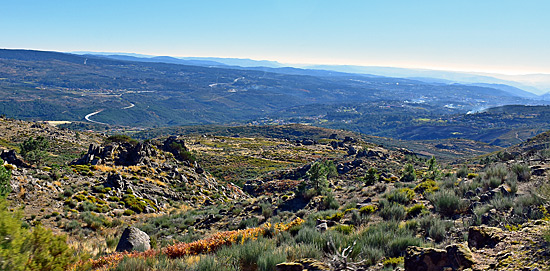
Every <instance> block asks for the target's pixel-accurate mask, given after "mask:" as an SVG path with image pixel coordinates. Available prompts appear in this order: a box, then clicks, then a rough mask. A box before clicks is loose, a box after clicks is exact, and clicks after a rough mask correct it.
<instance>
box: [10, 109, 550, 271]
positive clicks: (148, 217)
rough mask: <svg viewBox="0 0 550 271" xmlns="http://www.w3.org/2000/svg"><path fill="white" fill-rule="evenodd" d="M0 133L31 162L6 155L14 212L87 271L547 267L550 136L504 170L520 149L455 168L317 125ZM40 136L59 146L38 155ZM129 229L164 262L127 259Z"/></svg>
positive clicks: (532, 143)
mask: <svg viewBox="0 0 550 271" xmlns="http://www.w3.org/2000/svg"><path fill="white" fill-rule="evenodd" d="M0 120H1V122H0V125H2V126H1V130H3V131H8V133H5V134H3V135H2V138H1V139H2V141H1V142H2V144H1V145H2V147H3V148H5V149H15V150H16V151H17V152H19V153H26V154H24V155H23V156H20V155H19V154H15V156H14V154H13V153H12V152H4V154H3V155H2V157H3V158H4V159H5V160H6V161H8V164H7V165H6V166H5V168H6V169H8V170H9V171H10V172H11V176H12V177H11V178H10V186H11V188H12V189H11V190H12V191H11V192H10V193H9V194H8V197H7V198H8V199H9V200H10V205H11V206H12V208H15V207H17V209H20V210H21V212H22V219H23V221H24V223H25V224H26V225H29V226H27V227H31V228H34V227H38V225H43V226H44V227H46V228H49V229H52V230H53V231H54V232H56V233H62V234H65V235H67V236H68V243H69V247H70V248H71V249H73V250H74V251H76V252H77V255H80V256H78V257H84V255H85V254H87V255H90V256H92V259H91V260H84V261H81V262H80V263H76V265H75V266H73V267H74V268H76V269H82V270H90V269H97V268H103V269H106V268H113V269H114V268H118V269H126V270H135V269H151V270H161V269H180V270H204V269H205V268H206V266H210V267H209V268H211V269H214V270H273V269H274V268H275V265H276V264H279V263H282V262H287V263H286V264H284V265H285V266H291V265H294V266H302V268H306V267H307V266H317V267H316V268H318V269H319V270H325V269H326V270H328V269H332V270H334V269H339V268H342V266H343V265H344V264H346V265H348V266H351V267H354V266H355V267H357V268H364V269H367V270H381V269H384V268H385V269H389V268H394V267H395V266H401V267H405V270H418V269H412V268H413V267H414V266H422V265H425V264H427V266H432V267H433V268H436V269H437V268H439V267H437V266H440V267H441V266H445V265H447V266H451V268H453V270H461V269H464V268H467V267H471V268H472V270H488V269H491V270H523V268H525V267H528V266H529V267H530V268H535V267H537V268H539V269H540V268H543V267H544V266H546V264H547V263H548V261H549V259H548V256H546V254H545V252H544V251H545V246H546V245H547V240H546V239H545V237H544V236H546V235H548V234H549V233H550V229H548V224H547V222H546V221H545V220H548V219H550V217H549V216H548V210H547V208H549V206H550V202H548V200H547V199H548V198H549V197H548V193H549V191H550V186H549V185H548V183H547V178H548V175H547V174H548V173H547V170H546V169H547V168H550V164H548V162H547V159H546V158H544V157H546V156H545V155H546V153H547V152H548V147H543V148H539V147H536V146H541V144H546V140H547V135H548V134H547V133H545V134H542V135H540V136H538V137H535V138H534V139H532V140H529V141H526V142H525V143H523V144H522V145H518V146H517V147H513V148H516V151H515V152H517V153H518V155H520V154H521V155H523V156H521V157H522V158H521V159H519V158H516V159H513V160H505V159H504V158H505V157H509V154H505V153H510V154H511V153H512V152H513V148H510V149H507V150H506V151H501V152H500V153H501V154H499V153H495V154H493V155H490V156H486V157H482V158H480V159H481V160H473V161H470V162H469V163H468V164H460V163H457V164H454V165H451V164H447V163H441V162H438V161H437V160H435V159H426V158H422V157H420V156H416V155H415V154H414V153H412V152H410V151H407V150H404V149H393V150H392V149H386V148H385V147H382V146H381V145H379V144H374V143H372V142H369V141H365V140H364V139H361V138H359V137H353V134H351V133H349V132H345V131H339V130H329V129H324V128H315V127H301V126H272V127H269V129H267V128H265V127H264V128H265V129H264V128H261V129H256V128H254V127H247V128H242V127H226V129H225V130H223V132H225V133H228V134H227V135H221V134H219V135H214V134H209V133H205V131H206V130H200V129H201V128H200V127H198V128H197V129H198V130H199V134H193V133H188V134H183V132H184V130H179V131H178V134H170V135H162V136H160V137H156V138H152V139H149V140H145V141H141V142H140V141H136V140H134V139H132V138H130V137H127V136H121V135H118V136H110V137H104V136H100V135H97V134H94V133H84V132H78V133H76V132H74V131H70V130H65V129H59V128H54V127H50V126H46V125H45V124H39V123H29V122H24V121H17V120H13V119H8V118H1V119H0ZM203 128H204V127H203ZM217 129H220V130H221V128H219V127H218V128H217ZM234 129H237V130H234ZM246 129H249V130H248V132H247V130H246ZM164 131H165V132H167V131H168V130H164ZM210 131H213V130H210ZM167 133H168V132H167ZM236 133H237V134H236ZM262 133H265V135H264V136H262ZM285 135H286V136H285ZM280 137H282V138H280ZM29 138H33V139H34V140H36V141H39V142H41V140H42V139H40V138H44V139H45V140H46V141H48V142H50V143H51V144H49V145H48V146H45V147H44V148H43V149H41V148H40V147H39V146H42V145H41V144H35V145H33V146H37V147H36V149H34V150H33V151H34V153H35V154H34V155H30V154H29V152H25V151H24V150H27V147H24V146H29V144H27V143H25V142H29ZM19 143H24V144H23V145H20V144H19ZM90 144H91V145H90ZM30 145H32V144H30ZM60 146H64V147H63V148H60ZM534 149H537V152H536V153H535V152H532V153H529V151H530V150H534ZM69 150H71V151H69ZM8 153H9V155H8ZM64 153H65V155H63V154H64ZM69 154H70V155H69ZM493 157H494V158H493ZM518 157H520V156H518ZM541 157H543V158H544V159H542V158H541ZM22 158H25V159H26V160H27V161H25V162H23V161H21V159H22ZM37 158H38V159H37ZM497 158H498V159H497ZM534 188H536V189H534ZM0 191H2V190H0ZM128 226H134V227H137V228H138V229H141V230H142V231H143V232H145V233H147V234H148V235H149V237H150V242H148V244H149V245H150V248H151V249H149V250H147V251H145V252H114V250H115V246H116V244H117V242H118V241H119V238H120V235H121V233H122V231H123V230H124V229H125V228H126V227H128ZM237 236H240V237H237ZM237 238H243V239H237ZM237 240H242V241H237ZM149 245H148V247H149ZM429 248H432V249H429ZM452 251H457V252H452ZM512 251H513V253H512ZM517 251H520V252H521V253H516V252H517ZM113 252H114V253H113ZM124 255H125V256H126V257H123V256H124ZM438 255H439V256H438ZM526 255H529V257H530V258H529V259H527V258H526V257H527V256H526ZM430 257H432V258H431V259H432V260H429V259H430ZM433 257H440V259H446V260H441V261H440V262H435V261H433V259H434V258H433ZM441 257H443V258H441ZM453 257H454V258H453ZM457 257H458V258H457ZM81 259H85V258H81ZM453 259H454V260H453ZM456 259H461V260H458V262H456V261H457V260H456ZM227 263H229V264H227ZM279 268H287V267H283V265H281V267H279ZM288 268H290V267H288ZM310 268H311V267H310ZM209 270H210V269H209ZM283 270H286V269H283ZM293 270H294V269H293Z"/></svg>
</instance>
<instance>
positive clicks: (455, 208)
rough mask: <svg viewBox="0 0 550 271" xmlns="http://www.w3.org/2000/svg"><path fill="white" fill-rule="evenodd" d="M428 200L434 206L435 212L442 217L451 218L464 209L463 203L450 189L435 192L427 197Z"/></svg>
mask: <svg viewBox="0 0 550 271" xmlns="http://www.w3.org/2000/svg"><path fill="white" fill-rule="evenodd" d="M429 200H430V202H431V203H432V204H433V205H434V206H435V210H436V211H437V212H438V213H440V214H442V215H444V216H452V215H454V214H456V213H459V212H461V211H463V210H464V209H465V207H466V206H465V203H464V202H463V201H462V200H461V199H460V197H459V196H457V195H456V194H455V192H454V190H451V189H446V190H440V191H437V192H435V193H433V194H432V195H431V196H430V197H429Z"/></svg>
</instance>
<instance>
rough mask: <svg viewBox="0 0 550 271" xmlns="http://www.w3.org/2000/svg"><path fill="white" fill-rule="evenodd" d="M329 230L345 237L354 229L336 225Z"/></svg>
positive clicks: (350, 226) (349, 226)
mask: <svg viewBox="0 0 550 271" xmlns="http://www.w3.org/2000/svg"><path fill="white" fill-rule="evenodd" d="M330 229H331V230H335V231H337V232H340V233H343V234H345V235H349V234H351V233H352V232H353V230H354V227H353V226H352V225H343V224H340V225H336V226H333V227H331V228H330Z"/></svg>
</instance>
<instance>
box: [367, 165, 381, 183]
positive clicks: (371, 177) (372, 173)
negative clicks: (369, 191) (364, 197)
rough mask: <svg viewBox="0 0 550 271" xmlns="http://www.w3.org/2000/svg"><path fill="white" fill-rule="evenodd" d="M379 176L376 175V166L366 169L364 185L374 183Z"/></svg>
mask: <svg viewBox="0 0 550 271" xmlns="http://www.w3.org/2000/svg"><path fill="white" fill-rule="evenodd" d="M379 178H380V176H379V175H378V171H377V170H376V168H373V167H371V168H369V170H368V171H367V174H365V178H364V182H365V185H374V184H375V183H376V182H377V181H378V179H379Z"/></svg>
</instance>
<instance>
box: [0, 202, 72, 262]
mask: <svg viewBox="0 0 550 271" xmlns="http://www.w3.org/2000/svg"><path fill="white" fill-rule="evenodd" d="M0 238H1V240H2V242H1V247H2V249H0V258H1V259H2V262H0V269H1V270H66V269H68V268H69V266H70V265H71V264H72V263H74V262H75V261H76V258H75V256H74V253H73V251H72V250H71V249H70V248H69V247H68V245H67V243H66V236H63V235H54V234H53V233H52V231H51V230H48V229H45V228H43V227H42V226H36V227H35V228H34V229H33V230H32V232H29V230H28V229H27V227H25V225H24V224H23V223H22V221H21V214H20V213H17V212H16V213H13V212H10V211H9V210H8V206H7V203H6V201H4V200H0Z"/></svg>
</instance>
